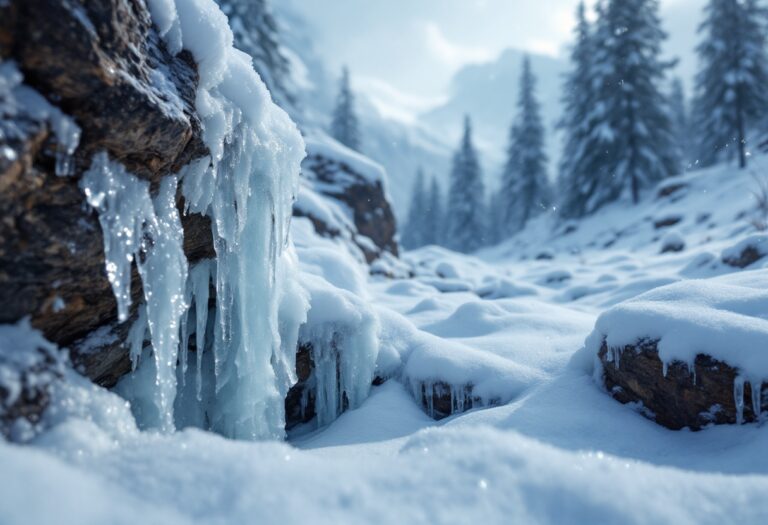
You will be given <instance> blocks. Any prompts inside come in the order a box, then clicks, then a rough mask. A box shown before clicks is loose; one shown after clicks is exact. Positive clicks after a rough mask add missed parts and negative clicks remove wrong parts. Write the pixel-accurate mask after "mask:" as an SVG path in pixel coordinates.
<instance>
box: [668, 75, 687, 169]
mask: <svg viewBox="0 0 768 525" xmlns="http://www.w3.org/2000/svg"><path fill="white" fill-rule="evenodd" d="M669 102H670V109H671V111H672V125H673V126H674V131H675V138H676V141H677V145H678V148H679V149H680V155H681V159H682V161H683V165H684V166H688V165H689V164H690V162H691V125H690V119H689V116H688V113H689V111H688V103H687V101H686V98H685V90H684V89H683V82H682V81H681V80H680V79H679V78H675V79H674V80H673V81H672V90H671V92H670V94H669Z"/></svg>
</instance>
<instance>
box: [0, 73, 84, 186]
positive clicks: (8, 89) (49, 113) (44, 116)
mask: <svg viewBox="0 0 768 525" xmlns="http://www.w3.org/2000/svg"><path fill="white" fill-rule="evenodd" d="M22 80H23V76H22V74H21V72H20V71H19V70H18V68H17V67H16V64H15V63H14V62H13V61H6V62H3V63H0V165H1V164H2V162H3V161H10V162H13V161H15V160H16V158H17V156H18V153H17V152H16V151H15V150H14V149H13V148H12V147H11V146H9V145H8V144H13V143H14V142H17V141H23V140H24V139H25V138H26V135H27V133H26V132H25V130H24V127H23V121H33V122H44V123H46V124H47V125H48V127H49V128H50V130H51V131H52V132H53V135H54V136H55V137H56V142H57V144H56V167H55V171H56V175H59V176H68V175H71V174H72V171H73V166H72V155H74V153H75V150H76V149H77V146H78V145H79V144H80V128H79V127H78V126H77V124H75V121H74V120H73V119H72V118H70V117H68V116H67V115H65V114H64V113H62V112H61V110H59V109H58V108H56V107H54V106H52V105H51V104H50V103H49V102H48V101H47V100H46V99H45V97H43V96H42V95H41V94H40V93H38V92H37V91H35V90H33V89H31V88H30V87H27V86H25V85H24V84H23V83H22Z"/></svg>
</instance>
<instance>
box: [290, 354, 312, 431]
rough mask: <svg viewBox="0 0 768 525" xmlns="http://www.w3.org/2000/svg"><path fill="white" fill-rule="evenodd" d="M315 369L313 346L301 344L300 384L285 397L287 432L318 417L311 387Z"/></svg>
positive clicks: (298, 356) (298, 359)
mask: <svg viewBox="0 0 768 525" xmlns="http://www.w3.org/2000/svg"><path fill="white" fill-rule="evenodd" d="M314 368H315V362H314V360H313V359H312V344H311V343H303V344H299V350H298V352H297V353H296V376H297V378H298V382H297V383H296V384H295V385H293V387H291V389H290V390H289V391H288V395H287V396H286V397H285V430H286V431H290V430H293V429H294V428H296V427H297V426H299V425H302V424H306V423H309V422H310V421H312V420H313V419H314V417H315V415H316V414H315V397H314V391H313V389H312V388H310V385H309V381H310V380H311V378H312V372H313V370H314Z"/></svg>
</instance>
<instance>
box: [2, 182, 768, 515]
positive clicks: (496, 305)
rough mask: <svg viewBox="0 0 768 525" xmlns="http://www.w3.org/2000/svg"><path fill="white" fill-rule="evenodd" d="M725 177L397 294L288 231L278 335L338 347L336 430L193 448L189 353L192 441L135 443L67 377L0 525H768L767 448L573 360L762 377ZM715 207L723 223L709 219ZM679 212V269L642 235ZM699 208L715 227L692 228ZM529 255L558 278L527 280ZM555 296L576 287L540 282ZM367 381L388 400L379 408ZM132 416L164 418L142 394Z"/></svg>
mask: <svg viewBox="0 0 768 525" xmlns="http://www.w3.org/2000/svg"><path fill="white" fill-rule="evenodd" d="M729 175H730V174H729V173H728V170H726V169H719V170H710V171H708V172H703V173H697V174H695V176H691V177H690V179H686V183H687V184H689V189H688V191H686V192H684V193H680V195H685V196H681V198H680V200H678V201H676V203H674V206H673V205H672V204H670V203H669V202H668V201H667V200H665V199H658V200H657V199H656V198H655V195H651V196H649V198H648V199H646V200H645V201H644V202H643V203H642V204H641V205H639V206H638V207H637V208H633V209H631V210H626V209H624V210H621V212H620V211H619V210H615V209H613V210H612V209H610V208H609V209H606V210H604V211H603V212H601V216H598V217H594V218H591V219H587V220H585V221H582V222H581V223H580V224H579V228H578V229H577V230H576V231H573V232H571V233H568V234H562V233H559V232H562V231H563V229H562V228H561V229H559V230H557V231H556V233H551V232H552V230H547V229H546V228H544V227H543V226H542V223H543V222H545V221H546V218H540V219H537V220H536V221H535V222H536V224H531V225H530V226H529V228H527V229H526V231H524V232H522V233H521V234H520V235H519V236H517V237H516V238H515V239H513V240H512V241H511V242H510V243H508V244H506V245H502V246H500V247H498V248H496V249H493V250H486V251H485V252H484V253H482V254H480V255H481V256H482V259H480V258H479V257H478V256H467V255H459V254H455V253H453V252H449V251H447V250H444V249H442V248H436V247H426V248H422V249H420V250H417V251H413V252H407V253H406V254H405V256H404V260H405V264H407V265H408V267H409V268H410V269H411V271H412V272H413V274H414V277H412V278H407V279H400V280H389V279H383V278H380V277H369V276H367V271H366V267H365V266H364V264H363V263H361V262H360V261H359V260H358V259H356V258H355V257H354V255H353V254H351V253H350V252H348V251H346V250H344V249H342V246H343V244H342V243H341V242H340V241H338V240H334V239H328V238H321V237H318V236H317V235H316V234H315V233H314V231H313V229H312V226H311V224H310V223H309V221H308V220H307V219H297V220H295V221H294V222H293V224H292V236H293V237H294V242H295V246H296V248H295V253H293V252H292V254H291V258H290V260H288V261H286V262H287V263H288V264H291V265H294V266H293V268H294V269H293V271H295V272H296V273H297V275H298V278H297V279H296V280H295V281H293V284H294V285H296V286H299V287H300V288H302V289H304V290H305V293H306V294H307V295H306V296H303V297H302V295H301V293H295V292H296V291H295V290H294V292H293V293H288V295H287V296H285V298H284V300H287V299H288V298H292V300H293V301H294V303H290V302H286V303H283V306H285V308H284V309H281V312H280V319H281V321H282V320H287V321H290V323H289V324H291V328H288V327H285V326H284V327H282V328H283V331H282V332H281V333H287V332H289V331H291V330H296V337H299V331H301V332H302V337H304V336H307V337H309V335H308V334H307V331H308V330H317V332H316V334H312V335H311V337H312V338H315V339H319V340H321V341H328V339H327V337H326V336H328V335H329V334H330V333H332V332H334V331H341V332H342V334H343V336H344V337H343V338H342V340H343V341H344V345H343V348H344V350H343V351H342V352H341V353H342V354H344V355H347V356H348V357H350V358H351V360H350V361H347V362H346V363H345V364H344V363H343V364H342V365H341V370H342V372H343V373H344V374H345V379H344V381H345V382H346V381H347V379H346V378H347V377H348V378H349V379H350V381H349V382H348V383H347V384H349V385H352V386H349V387H347V388H350V389H354V388H355V387H354V385H357V386H359V387H361V388H365V389H366V390H367V389H368V388H371V390H370V394H369V395H367V397H366V394H368V392H360V396H359V397H358V399H357V400H356V401H355V403H354V406H355V407H356V408H353V409H351V410H348V411H346V412H344V413H342V414H340V415H338V408H339V407H338V406H337V405H335V404H333V403H331V404H327V405H326V406H325V407H324V408H323V411H324V412H325V413H326V415H325V416H324V422H328V423H329V424H328V425H327V426H320V425H315V426H313V427H312V428H311V429H309V433H304V434H302V435H300V436H295V437H294V436H292V441H290V442H289V443H279V442H243V441H231V440H227V439H223V438H222V437H220V436H217V435H215V434H213V433H210V432H203V431H201V430H199V429H197V428H188V427H190V426H192V427H194V426H203V425H201V424H200V423H199V421H200V419H204V417H205V414H204V413H201V408H202V407H203V406H205V402H207V403H210V404H215V402H216V393H215V384H214V382H213V381H212V378H215V375H214V374H213V369H214V365H215V363H214V360H213V359H212V353H211V352H204V353H203V355H202V369H203V370H204V371H205V370H209V371H211V372H210V373H209V374H203V376H202V385H201V394H198V386H197V384H196V378H195V375H196V373H197V370H198V369H199V368H200V367H199V366H198V365H197V364H196V359H195V358H192V357H191V353H190V356H189V359H188V369H187V373H186V378H185V379H184V376H183V375H182V374H181V367H179V368H178V369H177V374H179V382H178V388H179V394H178V395H177V399H176V401H175V415H176V418H177V420H176V423H177V427H179V428H185V430H179V431H177V432H175V433H173V434H169V435H166V434H157V433H151V432H140V431H139V430H138V429H137V428H136V424H135V422H134V416H135V414H136V411H137V406H132V407H131V409H132V410H131V411H129V407H128V406H126V403H125V402H124V401H123V400H122V399H121V398H119V397H117V396H115V395H114V394H111V393H109V392H105V391H104V390H101V389H99V388H97V387H94V386H92V385H90V384H88V383H87V382H85V381H84V380H80V382H78V381H76V380H73V379H71V378H70V379H68V381H66V382H61V383H57V386H56V391H55V395H54V409H53V410H51V412H50V413H49V414H48V415H47V418H46V421H47V428H48V430H46V431H45V432H43V433H42V434H39V435H38V436H37V437H35V438H34V439H33V442H32V445H31V446H28V447H25V448H21V447H18V446H16V445H11V444H8V443H0V460H1V461H2V464H3V467H4V471H3V476H2V477H0V483H2V482H4V481H6V480H24V484H23V486H24V487H31V488H34V489H35V490H37V489H39V490H45V494H46V504H45V505H40V504H35V505H33V504H32V503H30V500H29V496H27V494H28V491H25V492H23V493H20V491H17V490H16V489H15V488H14V487H16V486H18V485H20V484H19V483H4V484H3V489H4V490H3V491H0V522H3V523H6V522H8V523H19V522H25V520H26V521H29V520H30V519H33V518H39V521H42V522H47V521H56V522H59V523H78V524H81V523H89V522H93V523H98V522H103V521H104V520H107V521H110V522H120V520H126V521H129V520H134V521H135V519H136V518H137V515H138V516H140V519H141V520H143V521H146V522H150V523H151V522H163V523H229V522H243V521H251V520H263V521H267V522H274V521H278V522H285V523H296V522H300V521H306V517H307V516H308V515H311V516H313V519H315V520H316V521H318V522H320V523H326V522H327V523H349V522H358V521H360V520H370V521H372V522H376V523H394V522H398V523H402V522H408V523H411V522H413V523H454V522H467V521H476V520H484V521H487V522H490V523H508V522H516V521H517V522H525V523H561V522H575V523H590V522H621V523H722V522H724V521H725V522H729V521H733V520H738V521H742V522H745V523H761V522H763V521H765V520H766V519H768V508H766V506H765V502H764V493H765V491H766V490H768V481H766V479H767V478H766V473H767V472H768V454H766V443H768V441H767V440H766V427H765V426H764V425H741V426H736V425H733V426H721V427H713V428H707V429H705V430H704V431H702V432H695V433H694V432H690V431H687V430H684V431H678V432H673V431H669V430H667V429H664V428H662V427H660V426H658V425H657V424H655V423H654V422H652V421H649V420H648V419H646V418H645V417H644V416H642V414H641V413H640V412H639V411H638V409H637V408H633V407H630V406H626V405H622V404H620V403H618V402H616V401H615V400H613V399H612V398H611V397H610V396H608V395H606V393H605V392H604V391H603V390H601V389H600V388H599V385H596V384H595V383H594V381H593V379H592V375H591V373H592V368H593V366H594V353H593V352H594V351H595V348H594V346H593V345H592V346H590V345H587V346H586V347H585V345H584V341H585V339H586V338H587V337H588V336H589V334H590V333H591V332H593V331H595V333H597V334H600V335H598V336H596V337H602V334H603V332H605V333H606V334H607V335H608V337H610V338H615V340H616V341H617V342H618V343H617V344H622V343H624V342H633V339H634V338H635V337H639V336H642V337H659V338H661V343H660V344H662V345H663V346H664V348H663V350H662V353H663V355H664V358H665V359H675V358H677V359H684V360H685V359H689V358H690V356H691V355H692V350H691V348H694V347H695V348H698V349H700V348H704V349H707V350H708V351H711V352H718V353H719V354H718V355H721V356H722V357H723V358H725V359H726V360H727V361H728V362H729V363H737V364H736V365H735V366H743V368H744V370H745V371H749V372H750V373H751V372H754V374H755V375H759V374H758V372H761V371H763V370H764V368H763V367H764V366H765V364H766V363H765V362H764V360H763V357H764V354H765V352H761V349H764V348H765V341H766V340H768V334H766V329H767V328H766V326H765V325H766V321H767V320H768V319H767V317H768V314H766V312H768V309H766V300H767V299H766V294H765V290H766V289H768V286H766V285H768V269H761V268H760V265H761V264H762V263H761V262H757V263H755V264H754V266H752V267H750V268H748V269H746V270H738V269H736V268H734V267H731V266H728V265H725V264H724V263H722V261H721V257H720V255H721V252H723V250H727V249H728V248H730V247H733V246H736V245H737V244H739V243H741V242H742V241H743V240H744V239H747V238H749V237H750V236H752V235H755V232H754V230H752V229H750V228H749V227H748V224H747V222H746V221H745V219H743V218H736V217H739V216H741V217H744V216H743V215H741V212H742V211H743V210H746V211H749V210H748V208H746V207H745V206H747V205H748V202H749V201H748V198H747V196H748V194H749V188H748V187H747V186H746V185H745V184H744V183H743V182H742V183H740V184H737V183H735V182H734V183H731V182H730V181H731V180H732V177H731V176H729ZM723 185H725V187H723ZM712 201H719V202H720V203H722V206H721V207H715V206H712V207H710V208H707V205H708V204H709V203H711V202H712ZM745 203H747V204H745ZM673 207H675V208H677V210H678V212H679V213H680V215H684V216H685V217H686V219H687V220H684V221H682V222H681V223H679V224H678V225H676V226H675V228H676V229H678V231H680V235H682V236H684V238H685V240H686V243H687V244H688V247H687V248H686V250H685V251H683V252H680V253H666V254H660V253H659V240H661V235H663V234H661V233H660V232H658V231H656V229H655V227H654V225H653V223H654V220H653V219H654V218H656V217H664V216H668V212H669V211H671V209H672V208H673ZM707 209H709V210H711V215H710V216H709V217H708V218H707V220H704V221H697V220H691V219H692V218H695V217H696V216H697V215H698V214H699V213H702V210H707ZM711 224H715V226H714V227H711V226H710V225H711ZM745 225H746V226H745ZM617 232H620V233H618V235H617ZM654 238H657V240H656V241H653V240H652V239H654ZM608 240H614V242H613V243H612V244H611V245H610V246H607V247H606V246H605V245H606V244H607V241H608ZM542 243H546V245H547V246H548V247H549V249H551V251H552V255H553V258H552V259H546V260H536V259H535V256H536V255H537V254H539V253H541V252H542ZM573 248H579V250H574V249H573ZM703 261H704V262H703ZM702 264H703V266H702ZM215 266H216V264H215V263H213V262H208V261H206V262H203V263H200V264H198V265H197V266H193V267H191V268H190V270H189V275H190V278H189V279H188V286H189V287H191V288H194V289H195V290H196V291H195V292H193V293H191V294H190V296H191V297H192V298H191V299H189V304H190V310H189V312H188V315H189V319H188V321H187V336H188V337H190V339H196V338H197V337H198V335H197V332H198V330H201V329H200V328H198V327H197V322H198V321H199V322H200V323H201V326H202V325H203V324H207V325H208V326H207V327H206V332H213V331H214V330H215V327H216V325H217V320H216V316H217V313H216V309H213V310H211V312H209V314H208V316H207V317H206V318H205V322H203V320H202V318H201V319H197V315H196V310H197V306H196V301H197V300H200V302H201V303H202V304H206V303H207V300H206V297H205V296H204V293H202V292H201V290H203V289H205V285H206V284H208V283H209V280H211V281H210V282H213V281H212V279H214V277H215V274H216V272H217V269H216V268H215ZM558 274H559V275H568V276H569V278H568V279H567V280H564V281H562V282H560V283H559V284H557V285H556V286H555V285H553V283H547V277H551V276H552V275H558ZM441 282H443V283H445V282H447V283H450V286H441V284H440V283H441ZM542 283H543V284H542ZM459 285H460V286H459ZM446 288H447V289H450V288H454V289H456V288H461V290H462V291H451V292H446V291H441V289H446ZM186 293H187V291H186V290H185V297H189V296H187V295H186ZM642 294H645V295H642ZM303 301H307V302H308V304H309V305H311V308H310V310H309V313H308V318H309V320H310V322H309V324H308V325H306V326H305V327H303V328H301V329H299V326H298V325H299V324H301V321H300V319H301V316H298V317H297V316H295V315H294V316H291V315H289V314H296V313H297V312H298V313H302V312H303V311H304V310H303V308H304V307H306V304H305V305H304V306H303V307H302V302H303ZM295 303H298V304H295ZM692 304H694V305H695V307H693V306H691V305H692ZM203 311H204V310H203ZM603 312H606V313H605V314H603V315H602V316H601V315H600V314H602V313H603ZM661 312H664V315H660V313H661ZM139 324H140V322H139ZM193 327H194V328H193ZM374 334H375V337H374ZM143 335H144V334H143V333H142V337H138V336H137V337H136V339H137V340H139V339H143ZM349 335H352V336H353V337H348V336H349ZM355 335H357V336H359V337H354V336H355ZM726 335H727V336H728V338H726ZM286 337H287V336H286ZM591 339H595V337H592V338H591ZM591 339H590V340H591ZM612 340H613V339H612ZM733 342H738V343H739V344H738V345H735V344H731V343H733ZM376 343H377V344H378V349H377V351H376V350H375V345H376ZM689 343H690V344H689ZM726 343H727V344H726ZM203 344H205V345H210V344H212V341H210V340H208V339H207V338H206V339H205V341H204V343H203ZM198 345H199V344H198ZM707 345H709V346H707ZM139 346H143V341H142V342H141V343H140V344H139ZM331 348H332V345H331ZM581 348H584V350H581V351H580V349H581ZM359 349H363V350H364V351H363V352H361V353H355V352H354V350H359ZM750 350H751V351H750ZM665 352H666V353H665ZM143 354H144V357H143V358H142V365H141V366H139V368H138V369H137V370H136V372H135V373H134V376H133V377H134V381H146V382H147V383H149V384H150V386H151V384H152V383H153V382H154V378H155V372H154V369H153V366H154V363H155V361H154V360H153V359H151V358H149V356H150V354H149V348H148V347H147V348H143ZM196 357H200V356H196ZM363 357H364V359H363ZM358 358H359V359H360V361H355V359H358ZM371 359H374V360H375V369H374V368H372V365H371V361H370V360H371ZM145 365H146V366H147V368H146V369H144V367H145ZM345 366H350V369H344V367H345ZM355 366H360V367H361V368H359V369H358V370H353V374H352V375H349V376H347V375H346V374H347V370H351V369H352V368H354V367H355ZM333 370H334V366H333V365H332V364H329V366H326V367H324V368H323V370H322V372H321V373H323V374H330V375H331V376H333V375H334V372H333ZM337 370H339V368H337ZM354 372H360V374H359V375H357V376H354ZM373 375H376V376H378V377H380V378H384V379H387V382H385V383H384V384H383V385H381V386H375V387H370V386H369V385H370V378H371V377H372V376H373ZM353 376H354V377H356V379H355V378H353ZM130 377H131V376H130V375H129V376H127V378H126V379H124V381H128V378H130ZM743 378H744V381H745V382H746V381H751V380H754V378H753V377H752V376H750V375H749V373H747V372H745V373H744V374H743ZM334 384H335V382H334V381H330V382H329V383H326V385H325V386H328V385H334ZM735 386H737V387H738V385H735ZM467 387H470V388H469V390H468V389H467ZM331 388H332V386H331ZM422 388H423V390H422ZM120 389H121V387H118V391H119V390H120ZM432 389H435V390H437V391H438V392H443V391H445V389H447V393H448V394H449V395H451V396H452V398H453V399H452V402H454V404H455V406H456V407H457V408H460V407H461V406H462V404H463V405H465V407H468V405H469V401H470V399H471V402H472V409H471V410H469V411H467V412H465V413H459V414H454V415H452V416H451V417H448V418H445V419H442V420H440V421H434V420H433V419H432V418H431V417H429V415H430V414H429V409H430V406H429V404H430V401H429V399H424V398H422V397H421V393H422V392H430V391H431V390H432ZM138 390H139V391H148V392H150V393H151V389H150V388H149V386H148V387H147V388H145V389H143V390H142V389H138ZM198 395H201V398H202V399H203V401H204V403H200V402H199V399H200V398H198ZM325 395H327V396H328V397H327V399H335V398H334V397H333V396H332V394H330V393H329V394H325ZM427 397H429V396H427ZM132 402H133V401H132ZM136 404H137V405H139V407H138V408H141V409H144V410H147V411H149V412H153V411H154V415H155V417H158V414H157V413H156V412H157V410H156V406H155V403H154V400H153V398H152V396H148V397H146V399H144V400H136ZM208 410H210V409H208ZM335 415H338V418H336V419H335V420H333V421H331V419H332V418H333V417H334V416H335ZM433 415H437V414H433ZM51 480H53V482H52V481H51ZM8 485H12V486H8ZM83 494H88V501H87V502H85V501H84V500H83V496H82V495H83ZM81 501H82V502H83V503H81V504H78V505H75V504H74V503H73V502H75V503H79V502H81ZM105 501H107V502H109V505H108V506H105V505H104V504H103V502H105ZM38 503H39V502H38ZM30 505H31V506H32V508H30ZM107 509H108V510H107ZM106 512H110V514H109V515H106V514H105V513H106ZM105 516H107V517H105Z"/></svg>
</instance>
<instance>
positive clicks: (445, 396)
mask: <svg viewBox="0 0 768 525" xmlns="http://www.w3.org/2000/svg"><path fill="white" fill-rule="evenodd" d="M411 390H412V393H413V397H414V398H415V399H416V402H417V403H418V404H419V405H420V406H421V408H422V409H424V412H426V414H427V415H428V416H429V417H431V418H432V419H435V420H437V421H439V420H441V419H445V418H446V417H449V416H452V415H454V414H461V413H462V412H466V411H467V410H471V409H473V408H489V407H494V406H498V405H500V404H501V400H499V399H490V400H488V401H487V402H486V401H485V400H483V399H482V398H481V397H480V396H477V395H475V394H474V393H473V391H474V385H473V384H471V383H469V384H465V385H461V386H451V385H450V384H448V383H446V382H444V381H432V382H428V383H422V382H419V383H417V384H413V385H411Z"/></svg>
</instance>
